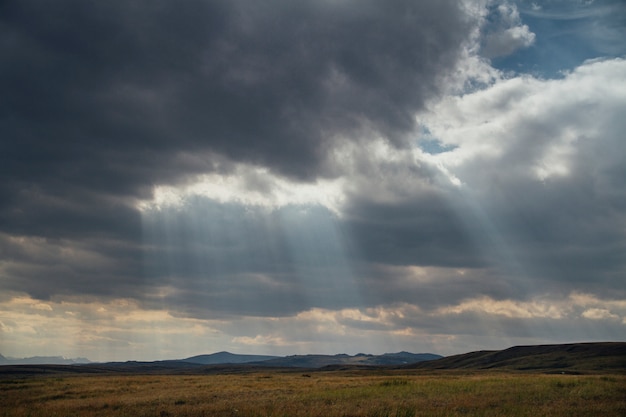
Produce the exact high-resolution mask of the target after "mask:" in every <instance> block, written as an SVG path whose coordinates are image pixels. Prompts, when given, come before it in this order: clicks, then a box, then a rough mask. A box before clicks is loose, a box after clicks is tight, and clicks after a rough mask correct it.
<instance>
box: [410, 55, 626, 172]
mask: <svg viewBox="0 0 626 417" xmlns="http://www.w3.org/2000/svg"><path fill="white" fill-rule="evenodd" d="M625 77H626V61H624V60H620V59H616V60H607V61H590V62H587V63H585V64H584V65H582V66H581V67H579V68H577V69H576V70H574V71H573V72H571V73H569V74H567V75H566V76H565V78H563V79H561V80H541V79H536V78H533V77H529V76H524V77H515V78H511V79H504V80H499V81H497V82H495V83H494V84H493V85H492V86H490V87H489V88H486V89H484V90H480V91H476V92H473V93H470V94H466V95H464V96H459V97H447V98H444V99H443V100H441V101H440V102H438V103H436V104H434V105H433V106H432V107H431V108H430V111H429V112H427V113H424V114H422V115H420V117H419V121H420V122H421V123H422V124H423V125H424V126H426V127H427V128H428V129H429V131H430V132H431V134H432V135H433V136H434V137H436V138H437V139H438V140H439V141H441V143H442V144H444V145H450V146H454V147H455V148H454V149H453V150H451V151H449V152H445V153H441V154H437V155H432V156H431V157H430V159H431V160H433V161H434V163H436V164H441V166H443V167H445V168H446V169H447V170H448V172H450V174H451V175H454V176H455V177H457V178H459V179H460V181H461V182H463V183H467V181H468V179H469V178H468V176H474V175H475V174H480V173H483V174H489V175H491V174H493V173H495V172H498V174H499V175H503V176H507V175H511V174H515V175H518V176H528V175H531V176H533V177H534V178H535V179H537V180H546V179H548V178H550V177H553V176H556V177H559V176H567V175H569V174H570V172H571V169H572V164H573V162H574V160H575V158H579V157H582V158H586V159H589V160H590V161H593V163H598V164H600V166H602V165H604V164H607V163H615V160H616V158H620V157H621V156H620V155H619V154H613V155H601V154H600V151H601V150H602V149H605V148H606V147H608V146H613V145H616V146H618V147H619V146H620V145H619V141H618V139H617V138H618V137H619V136H620V133H619V132H621V130H622V127H623V117H622V115H623V114H624V112H625V111H626V83H624V82H623V80H624V79H625ZM602 143H604V144H605V146H600V147H597V145H598V144H602ZM583 149H589V150H591V151H592V152H591V153H589V154H582V155H581V152H582V150H583ZM594 152H595V154H594ZM605 157H607V158H605ZM600 158H602V159H600ZM474 164H480V168H481V169H480V170H476V169H475V165H474ZM463 167H467V168H468V169H461V168H463Z"/></svg>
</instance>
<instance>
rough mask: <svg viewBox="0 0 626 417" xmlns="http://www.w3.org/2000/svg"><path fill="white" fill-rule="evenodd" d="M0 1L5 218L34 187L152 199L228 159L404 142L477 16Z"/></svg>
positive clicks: (370, 4) (310, 4)
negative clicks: (165, 186) (373, 137)
mask: <svg viewBox="0 0 626 417" xmlns="http://www.w3.org/2000/svg"><path fill="white" fill-rule="evenodd" d="M1 7H2V9H1V13H0V15H1V16H2V17H1V18H0V19H2V24H1V26H0V31H1V32H0V35H1V36H2V43H1V44H0V48H1V53H2V56H3V63H2V66H1V67H0V82H1V83H2V84H1V88H2V91H3V97H2V101H1V104H0V106H1V107H0V110H1V111H0V114H1V124H0V136H1V137H2V138H3V140H2V152H1V153H0V155H2V156H1V158H2V160H1V161H0V166H1V167H2V168H1V171H0V175H1V176H2V183H3V186H2V192H3V194H4V198H3V201H4V204H3V206H4V210H3V214H4V215H3V219H4V220H3V223H4V224H6V223H8V222H10V221H11V213H10V211H11V210H12V208H11V207H15V206H16V205H21V204H24V202H25V200H24V199H27V198H28V197H25V196H22V195H19V192H20V190H23V189H27V190H28V189H34V190H35V192H39V193H43V194H52V195H57V194H59V193H61V192H62V190H65V189H67V188H71V187H77V188H86V189H90V190H96V191H97V192H98V193H102V194H109V195H115V196H120V195H121V196H146V195H148V194H149V192H150V187H151V186H152V185H153V184H155V183H164V182H176V181H179V180H182V179H184V178H185V176H186V175H189V174H194V173H198V172H206V171H210V170H213V169H216V167H215V166H214V164H213V161H212V159H211V157H210V156H211V155H213V154H215V153H217V154H221V155H225V156H227V157H229V158H232V159H234V160H244V161H249V162H253V163H260V164H265V165H268V166H270V167H271V168H272V169H274V170H276V171H278V172H281V173H284V174H287V175H290V176H293V177H297V178H314V177H316V176H318V175H325V174H324V173H323V172H320V171H319V170H320V164H321V162H322V161H323V159H324V157H325V153H326V151H327V150H328V148H329V147H331V146H332V145H331V142H332V141H333V140H335V139H337V138H338V137H340V136H341V137H349V138H352V139H356V138H357V137H359V136H365V135H366V133H367V134H369V133H372V132H374V133H377V134H382V135H384V136H385V137H388V138H389V139H391V140H392V141H394V142H395V143H396V144H398V145H400V144H402V143H403V141H404V139H403V138H404V135H405V134H407V133H408V132H410V131H411V129H412V128H413V126H414V121H413V113H414V111H415V110H417V109H419V108H420V107H421V106H422V105H423V103H424V100H425V99H426V98H427V97H429V96H430V95H431V94H433V93H434V92H435V91H436V84H437V80H438V79H439V77H440V76H442V74H444V73H445V71H446V69H447V68H450V67H451V66H452V65H453V64H454V62H455V60H456V59H457V54H458V53H459V51H460V47H461V44H462V42H463V40H464V39H465V37H466V35H467V33H468V31H469V30H470V29H471V24H472V23H475V22H470V21H469V19H468V18H467V16H465V15H464V14H463V13H462V11H461V10H460V6H459V5H458V4H457V2H454V1H432V2H413V1H402V0H398V1H392V2H385V3H384V4H383V3H380V2H375V1H365V2H364V1H358V2H356V1H341V2H330V1H306V2H291V1H278V0H277V1H272V2H264V3H263V4H258V3H257V2H251V1H217V0H215V1H210V0H206V1H199V0H198V1H190V2H184V3H180V4H179V3H175V2H164V1H161V2H149V1H146V2H142V1H140V2H133V3H127V2H107V3H106V4H103V3H101V2H92V1H87V2H79V1H61V2H54V3H42V2H36V1H33V2H29V1H21V2H4V3H3V5H2V6H1ZM185 154H193V155H196V159H195V160H193V161H190V160H189V159H188V158H184V157H181V156H184V155H185ZM71 192H73V191H71ZM61 198H62V199H65V200H66V201H67V200H71V197H70V196H62V197H61ZM73 204H74V203H73V202H72V203H70V205H73Z"/></svg>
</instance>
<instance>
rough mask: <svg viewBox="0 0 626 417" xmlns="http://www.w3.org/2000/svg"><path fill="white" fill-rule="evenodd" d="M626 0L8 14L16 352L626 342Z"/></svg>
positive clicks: (21, 8) (4, 280)
mask: <svg viewBox="0 0 626 417" xmlns="http://www.w3.org/2000/svg"><path fill="white" fill-rule="evenodd" d="M624 39H626V6H625V5H624V3H623V1H622V0H595V1H589V0H588V1H579V0H567V1H565V0H545V1H539V0H538V1H532V2H531V1H525V0H454V1H453V0H423V1H416V0H413V1H411V0H386V1H384V2H383V1H377V0H358V1H357V0H299V1H293V0H268V1H263V2H258V1H251V0H188V1H185V2H177V1H171V0H160V1H152V0H136V1H132V2H129V1H116V0H114V1H107V2H102V1H97V0H80V1H78V0H57V1H54V2H49V1H39V0H19V1H17V0H8V1H3V2H1V3H0V55H1V56H2V60H1V61H0V91H1V92H2V94H1V95H0V354H2V355H4V356H10V357H29V356H37V355H39V356H65V357H87V358H89V359H90V360H92V361H113V360H157V359H174V358H184V357H189V356H192V355H197V354H204V353H212V352H217V351H222V350H227V351H230V352H234V353H248V354H274V355H291V354H306V353H325V354H336V353H348V354H356V353H359V352H365V353H373V354H380V353H384V352H397V351H401V350H406V351H411V352H432V353H438V354H442V355H451V354H456V353H464V352H469V351H474V350H483V349H503V348H507V347H510V346H514V345H527V344H545V343H567V342H583V341H624V340H626V339H625V335H626V139H625V137H624V132H626V118H625V117H624V115H626V59H625V58H626V42H624Z"/></svg>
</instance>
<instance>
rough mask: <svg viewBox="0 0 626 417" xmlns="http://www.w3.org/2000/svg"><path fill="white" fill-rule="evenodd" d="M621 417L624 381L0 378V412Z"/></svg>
mask: <svg viewBox="0 0 626 417" xmlns="http://www.w3.org/2000/svg"><path fill="white" fill-rule="evenodd" d="M598 415H600V416H603V417H608V416H625V415H626V375H623V374H622V375H619V374H616V375H610V374H607V375H546V374H528V373H507V372H468V373H458V372H440V373H432V372H429V373H427V372H421V373H418V372H411V371H402V372H398V371H389V372H385V373H381V372H371V371H335V372H312V373H309V374H302V373H300V372H280V371H268V372H263V371H260V372H251V373H239V374H223V375H88V376H76V375H73V376H59V375H57V376H29V377H20V378H5V379H0V416H6V417H8V416H20V417H25V416H29V417H40V416H41V417H43V416H45V417H54V416H63V417H69V416H94V417H95V416H98V417H109V416H139V417H141V416H150V417H168V416H194V417H195V416H240V417H265V416H267V417H269V416H281V417H282V416H285V417H286V416H294V417H299V416H328V417H334V416H337V417H339V416H341V417H357V416H363V417H413V416H532V417H537V416H556V417H558V416H598Z"/></svg>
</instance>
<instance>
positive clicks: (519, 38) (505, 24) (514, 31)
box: [481, 3, 535, 58]
mask: <svg viewBox="0 0 626 417" xmlns="http://www.w3.org/2000/svg"><path fill="white" fill-rule="evenodd" d="M493 13H494V14H497V15H498V16H497V18H493V21H492V22H490V23H488V24H486V25H485V27H484V31H485V35H484V40H483V43H484V44H483V46H482V49H481V53H482V54H483V55H484V56H485V57H487V58H495V57H499V56H506V55H510V54H511V53H513V52H515V51H516V50H517V49H520V48H526V47H529V46H530V45H532V44H533V43H534V41H535V34H534V33H533V32H531V31H530V29H529V28H528V25H525V24H522V23H521V19H520V15H519V12H518V10H517V6H516V5H515V4H514V3H502V4H499V5H497V7H495V10H494V12H493ZM494 22H495V23H494Z"/></svg>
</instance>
